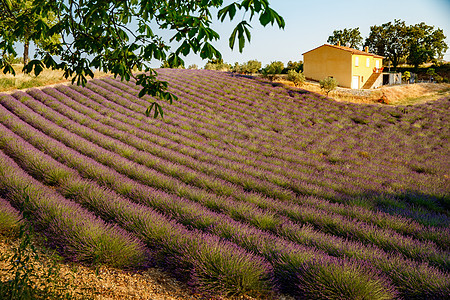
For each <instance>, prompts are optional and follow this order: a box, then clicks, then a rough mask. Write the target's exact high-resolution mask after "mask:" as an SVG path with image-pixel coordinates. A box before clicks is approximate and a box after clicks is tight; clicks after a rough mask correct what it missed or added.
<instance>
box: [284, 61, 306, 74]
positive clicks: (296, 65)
mask: <svg viewBox="0 0 450 300" xmlns="http://www.w3.org/2000/svg"><path fill="white" fill-rule="evenodd" d="M286 69H287V70H288V71H290V70H294V71H296V72H300V71H303V62H302V61H298V62H296V61H288V63H287V67H286Z"/></svg>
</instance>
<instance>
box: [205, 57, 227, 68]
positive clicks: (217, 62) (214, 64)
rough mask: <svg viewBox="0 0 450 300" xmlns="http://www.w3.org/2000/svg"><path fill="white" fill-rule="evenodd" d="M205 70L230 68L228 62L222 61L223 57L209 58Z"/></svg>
mask: <svg viewBox="0 0 450 300" xmlns="http://www.w3.org/2000/svg"><path fill="white" fill-rule="evenodd" d="M204 69H205V70H215V71H230V70H231V69H232V67H231V65H230V64H227V63H225V62H223V59H221V58H220V59H210V60H209V61H208V62H207V63H206V65H205V67H204Z"/></svg>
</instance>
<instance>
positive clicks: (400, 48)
mask: <svg viewBox="0 0 450 300" xmlns="http://www.w3.org/2000/svg"><path fill="white" fill-rule="evenodd" d="M407 31H408V29H407V26H406V25H405V22H404V21H401V20H394V22H393V23H392V22H388V23H385V24H382V25H380V26H377V25H374V26H371V27H370V34H369V37H368V38H366V41H365V43H364V46H368V47H369V50H370V51H371V52H374V53H376V54H378V55H381V56H384V57H386V58H387V59H388V60H389V61H390V62H392V64H393V66H394V70H396V69H397V66H398V64H399V63H400V59H402V58H403V57H404V56H405V55H406V54H407V50H408V48H407Z"/></svg>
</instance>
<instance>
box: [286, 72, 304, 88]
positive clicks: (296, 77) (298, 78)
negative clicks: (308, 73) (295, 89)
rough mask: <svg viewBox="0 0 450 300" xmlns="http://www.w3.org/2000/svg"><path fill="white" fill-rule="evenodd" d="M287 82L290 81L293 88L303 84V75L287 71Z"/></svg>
mask: <svg viewBox="0 0 450 300" xmlns="http://www.w3.org/2000/svg"><path fill="white" fill-rule="evenodd" d="M287 80H289V81H292V82H293V83H294V85H295V86H300V85H302V84H303V83H304V82H305V75H304V74H303V73H302V72H296V71H295V70H289V71H288V73H287Z"/></svg>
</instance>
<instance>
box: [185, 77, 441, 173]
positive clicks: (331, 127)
mask: <svg viewBox="0 0 450 300" xmlns="http://www.w3.org/2000/svg"><path fill="white" fill-rule="evenodd" d="M186 77H187V76H186ZM177 78H181V77H180V76H178V77H177ZM214 79H216V78H214ZM188 82H189V86H192V85H193V84H195V83H193V82H192V80H189V81H188ZM216 82H217V80H216ZM204 84H205V83H204V82H202V86H204ZM216 93H217V92H216ZM309 97H310V98H311V96H309ZM203 98H204V97H203ZM268 98H269V99H268V100H269V102H270V100H271V99H270V97H268ZM282 98H283V97H281V99H282ZM215 99H220V97H217V96H215ZM209 100H210V99H209ZM225 100H226V101H225V102H224V103H227V104H229V103H230V102H232V101H230V99H225ZM276 101H277V102H279V101H280V97H277V98H276ZM209 102H211V101H209ZM291 102H292V101H291ZM310 102H312V101H310ZM315 102H316V103H322V105H321V106H320V108H321V110H320V111H317V108H316V109H315V111H314V112H313V113H315V114H317V113H319V115H320V116H322V117H321V118H322V119H325V120H326V118H327V117H328V118H329V116H330V115H331V114H333V113H335V114H336V113H339V115H340V119H346V117H347V118H348V119H349V116H350V117H351V118H353V119H356V118H361V117H362V116H361V115H363V113H364V109H360V108H359V107H357V109H355V106H353V107H352V106H343V105H340V106H341V107H339V106H338V108H339V110H338V109H336V105H332V103H330V102H329V101H324V100H323V99H320V98H319V99H316V101H315ZM239 104H240V103H239ZM270 104H273V103H270ZM270 104H269V105H270ZM283 104H284V105H283V106H282V107H284V108H285V107H286V106H287V103H283ZM269 105H268V106H269ZM227 106H229V105H227ZM227 106H225V105H223V104H221V106H220V107H219V109H218V110H216V111H215V113H216V114H219V113H220V110H225V108H226V107H227ZM240 106H241V107H242V105H240ZM244 107H245V106H244ZM247 107H251V106H247ZM301 107H302V108H303V107H304V105H303V103H302V106H301ZM330 107H331V108H330ZM437 107H439V106H437ZM251 108H252V110H254V109H253V107H251ZM341 108H342V109H341ZM425 108H427V106H425ZM310 109H311V107H308V106H307V105H306V107H305V108H304V110H303V111H301V113H302V114H304V115H305V114H306V115H308V114H309V115H311V111H310ZM360 110H362V111H363V113H361V111H360ZM366 110H367V109H366ZM403 110H405V109H403ZM297 111H298V109H297ZM379 111H380V109H373V111H372V112H370V111H369V112H367V114H368V116H370V119H369V120H372V119H375V120H376V118H374V115H375V113H376V112H379ZM234 112H235V110H234V109H233V110H232V111H231V113H234ZM294 112H295V110H294ZM381 112H383V113H384V114H388V113H389V115H395V116H397V117H399V118H400V117H401V119H405V120H408V121H409V122H410V123H413V122H414V120H415V119H417V118H418V117H417V115H418V114H421V113H423V114H425V113H426V112H424V111H420V109H419V111H417V112H416V113H412V112H411V111H410V112H409V113H406V112H405V113H403V114H404V116H401V114H400V113H399V111H397V112H395V111H389V110H387V111H385V112H384V111H381ZM441 112H445V102H444V105H443V106H442V108H441ZM378 114H379V115H380V113H378ZM246 115H253V116H254V115H255V113H253V114H251V112H247V113H246ZM274 115H275V116H276V119H273V118H272V121H274V122H275V123H280V117H279V115H277V114H274ZM358 115H359V116H358ZM437 116H438V117H436V118H434V119H433V120H432V122H430V123H431V124H425V125H427V126H430V125H432V126H433V129H432V130H427V131H425V132H426V134H428V135H430V134H433V131H434V133H438V134H439V133H440V141H439V140H438V141H436V142H437V143H439V142H440V143H441V144H442V142H444V141H445V137H446V135H445V131H442V130H441V129H445V128H446V127H445V124H446V121H448V114H442V113H441V114H440V116H442V117H443V118H442V117H439V115H437ZM291 119H292V120H291V122H290V124H291V125H290V126H284V128H286V127H292V128H296V127H297V129H301V130H297V131H298V132H301V133H302V134H301V135H297V136H294V137H292V138H293V140H294V141H301V140H303V139H305V136H309V137H310V138H311V136H314V134H312V133H318V134H322V135H325V138H323V140H325V141H327V140H328V139H329V136H333V134H334V132H333V131H336V130H337V131H342V129H343V128H338V127H337V126H335V124H333V123H331V124H328V125H327V122H325V124H323V125H322V126H320V127H319V128H318V130H319V131H317V130H316V128H315V129H314V131H313V132H310V131H311V130H308V128H298V126H297V124H298V122H296V120H295V118H291ZM425 119H426V118H425ZM402 122H403V123H405V122H406V121H402ZM322 123H324V122H323V121H322ZM350 124H351V123H350ZM353 125H354V124H352V126H347V128H345V131H344V133H347V131H348V130H352V131H353V132H352V131H350V132H349V133H350V134H342V133H341V137H345V136H349V137H353V138H354V135H355V134H356V133H358V131H359V132H360V131H363V132H362V134H363V137H364V139H362V140H360V141H358V143H367V142H371V143H370V144H368V145H367V146H366V147H367V148H368V149H369V150H370V151H377V150H378V149H377V148H381V149H380V150H383V151H384V153H386V147H385V146H383V147H380V145H384V144H385V143H380V142H379V139H380V138H382V137H383V135H381V136H377V137H376V138H377V139H374V138H372V136H371V134H374V133H375V134H376V133H385V131H386V129H384V130H378V131H373V130H370V126H364V125H359V126H353ZM396 125H397V126H395V128H394V129H395V131H392V130H388V137H387V138H389V139H390V141H391V142H393V141H395V140H393V139H392V135H393V134H396V135H397V137H396V139H404V138H405V136H404V134H403V133H402V132H401V129H402V126H403V124H396ZM413 125H417V126H411V128H412V129H416V131H418V130H419V127H420V124H416V122H414V123H413ZM222 127H223V126H222ZM316 127H317V126H316ZM391 127H394V126H391ZM425 127H426V126H425ZM336 128H337V129H336ZM368 129H369V130H370V131H368ZM330 131H331V132H330ZM367 131H368V132H367ZM399 131H400V132H399ZM406 133H407V134H408V135H409V136H408V137H407V138H409V139H411V137H410V136H412V137H413V138H414V137H419V141H418V143H417V144H423V143H422V142H423V141H422V140H421V139H420V135H422V134H423V133H424V132H420V134H418V135H416V134H414V131H413V132H410V131H407V132H406ZM416 133H417V132H416ZM360 135H361V133H360ZM379 135H380V134H379ZM282 137H283V136H282V135H281V138H282ZM338 137H339V136H338ZM275 140H280V135H279V136H277V137H275ZM321 140H322V139H321ZM404 142H408V140H406V141H404ZM427 142H429V137H428V140H427ZM433 142H434V141H433ZM290 144H295V143H292V142H291V143H290ZM391 144H392V143H391ZM417 144H416V145H415V146H416V147H412V146H414V145H406V146H408V147H405V148H404V149H402V157H404V158H405V160H408V159H410V158H411V156H413V155H416V154H417V153H412V155H406V153H407V152H409V151H411V150H416V151H417V150H420V151H423V148H420V147H417ZM333 146H337V145H333ZM395 146H397V145H395ZM398 146H402V145H401V143H400V145H398ZM433 146H434V145H433ZM328 148H330V147H328ZM328 150H330V149H328ZM361 150H367V149H361ZM310 152H311V151H310ZM377 152H378V151H377ZM396 152H398V150H397V151H396ZM322 154H323V153H322ZM348 154H350V155H351V154H352V153H347V155H348ZM388 154H389V152H388ZM441 154H442V152H441ZM378 156H379V155H377V157H378ZM383 156H386V155H382V156H381V158H384V157H383ZM418 156H419V158H420V157H423V155H418ZM428 156H430V154H428ZM375 158H376V157H375ZM428 158H429V157H424V158H423V160H424V161H426V160H428ZM383 161H384V160H380V161H377V162H376V165H380V164H381V165H383ZM407 162H408V163H410V162H409V161H407ZM366 163H370V161H369V162H366ZM430 165H431V164H430ZM400 167H401V166H400ZM434 168H441V171H442V170H445V168H444V166H435V167H434ZM396 169H399V168H398V167H397V168H396ZM400 169H401V168H400ZM408 171H410V170H406V172H408ZM386 175H389V174H386Z"/></svg>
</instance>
